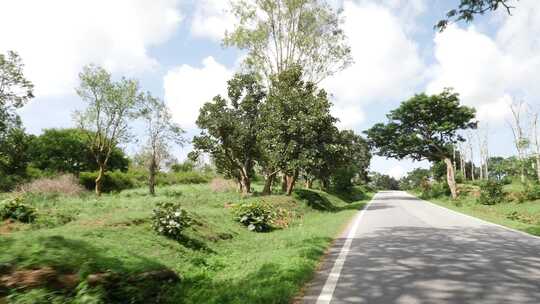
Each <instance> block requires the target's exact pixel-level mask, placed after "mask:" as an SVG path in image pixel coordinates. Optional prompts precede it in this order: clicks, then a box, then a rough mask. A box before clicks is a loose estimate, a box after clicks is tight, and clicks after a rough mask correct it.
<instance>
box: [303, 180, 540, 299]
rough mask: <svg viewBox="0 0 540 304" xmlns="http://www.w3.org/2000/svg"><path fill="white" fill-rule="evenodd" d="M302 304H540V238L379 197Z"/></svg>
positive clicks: (394, 195)
mask: <svg viewBox="0 0 540 304" xmlns="http://www.w3.org/2000/svg"><path fill="white" fill-rule="evenodd" d="M300 302H302V303H306V304H307V303H309V304H315V303H316V304H326V303H332V304H338V303H369V304H393V303H398V304H417V303H418V304H426V303H434V304H446V303H452V304H463V303H474V304H484V303H489V304H494V303H496V304H498V303H501V304H503V303H504V304H522V303H523V304H525V303H527V304H539V303H540V238H537V237H533V236H529V235H525V234H523V233H520V232H517V231H512V230H509V229H505V228H502V227H500V226H497V225H493V224H489V223H487V222H484V221H481V220H477V219H474V218H471V217H468V216H465V215H462V214H459V213H456V212H453V211H450V210H448V209H445V208H442V207H438V206H436V205H433V204H431V203H428V202H425V201H422V200H419V199H417V198H415V197H413V196H411V195H409V194H407V193H405V192H400V191H384V192H379V193H378V194H377V195H376V196H375V197H374V198H373V200H372V202H371V203H370V204H369V205H368V207H367V208H366V209H365V210H363V211H361V212H360V213H359V215H358V216H357V218H356V219H355V220H354V221H353V224H352V225H351V227H350V228H349V229H348V231H347V232H346V233H345V234H344V235H343V236H342V237H341V238H339V239H337V240H336V242H335V244H334V246H333V247H332V249H331V250H330V253H329V255H328V257H327V258H326V260H325V261H324V262H323V265H322V267H321V270H320V271H319V272H318V273H317V275H316V276H315V279H314V280H313V282H311V283H310V284H309V285H308V286H307V287H306V291H305V296H304V297H303V299H302V300H301V301H300Z"/></svg>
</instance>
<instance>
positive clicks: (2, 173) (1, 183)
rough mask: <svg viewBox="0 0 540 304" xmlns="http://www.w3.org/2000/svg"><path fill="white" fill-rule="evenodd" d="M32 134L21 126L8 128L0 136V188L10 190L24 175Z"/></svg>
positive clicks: (28, 159) (28, 158)
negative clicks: (28, 133)
mask: <svg viewBox="0 0 540 304" xmlns="http://www.w3.org/2000/svg"><path fill="white" fill-rule="evenodd" d="M32 139H33V136H31V135H27V134H26V133H25V132H24V130H23V129H22V128H9V129H8V130H7V131H6V132H4V133H2V134H1V137H0V142H1V145H0V190H1V191H8V190H11V189H12V188H13V187H14V186H16V184H18V183H20V182H22V181H23V180H24V179H25V178H26V177H27V175H26V169H27V167H28V164H29V163H30V153H29V149H30V147H31V143H32Z"/></svg>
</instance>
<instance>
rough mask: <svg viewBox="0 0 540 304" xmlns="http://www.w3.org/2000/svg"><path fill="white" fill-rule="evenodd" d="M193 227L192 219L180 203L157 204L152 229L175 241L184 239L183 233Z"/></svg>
mask: <svg viewBox="0 0 540 304" xmlns="http://www.w3.org/2000/svg"><path fill="white" fill-rule="evenodd" d="M190 225H191V217H190V216H189V214H188V213H187V211H186V210H184V209H182V207H181V206H180V204H178V203H170V202H167V203H157V204H156V208H155V209H154V210H153V214H152V227H153V228H154V230H155V231H156V232H157V233H159V234H162V235H165V236H167V237H170V238H172V239H175V240H180V239H181V238H182V231H183V230H184V229H185V228H187V227H189V226H190Z"/></svg>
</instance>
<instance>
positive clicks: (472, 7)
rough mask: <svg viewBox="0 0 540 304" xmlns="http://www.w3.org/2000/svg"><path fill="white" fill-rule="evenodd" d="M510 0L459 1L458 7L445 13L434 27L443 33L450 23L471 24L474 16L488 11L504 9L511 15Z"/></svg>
mask: <svg viewBox="0 0 540 304" xmlns="http://www.w3.org/2000/svg"><path fill="white" fill-rule="evenodd" d="M512 2H513V1H512V0H460V3H459V6H458V7H457V8H455V9H451V10H450V11H448V12H447V13H446V17H445V18H444V19H442V20H440V21H439V22H438V23H437V24H436V25H435V28H437V29H438V30H439V31H441V32H442V31H444V30H445V29H446V28H447V27H448V25H449V24H451V23H452V22H459V21H465V22H471V21H473V20H474V18H475V16H477V15H483V14H484V13H486V12H488V11H496V10H497V9H500V8H502V9H504V10H506V12H507V13H508V14H510V13H511V9H512V8H514V7H513V6H512Z"/></svg>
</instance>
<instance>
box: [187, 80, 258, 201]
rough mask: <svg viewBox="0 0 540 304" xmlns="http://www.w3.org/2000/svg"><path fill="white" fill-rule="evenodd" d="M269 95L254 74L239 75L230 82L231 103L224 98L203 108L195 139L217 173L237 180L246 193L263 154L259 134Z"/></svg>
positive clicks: (215, 100) (198, 147) (249, 190)
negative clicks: (259, 157) (207, 154)
mask: <svg viewBox="0 0 540 304" xmlns="http://www.w3.org/2000/svg"><path fill="white" fill-rule="evenodd" d="M265 96H266V93H265V91H264V88H263V86H262V85H261V84H259V81H258V80H257V77H256V76H255V75H254V74H237V75H235V76H234V77H233V78H232V79H231V80H229V81H228V97H229V100H226V99H225V98H223V97H221V96H216V97H214V99H213V101H212V102H208V103H206V104H204V106H203V107H202V108H201V110H200V114H199V118H198V119H197V125H198V126H199V128H201V129H202V132H201V134H200V135H199V136H195V137H194V138H193V145H194V147H195V149H197V150H199V151H202V152H206V153H209V154H210V155H211V156H212V158H213V160H214V162H215V164H216V167H217V168H218V171H220V172H222V173H225V174H226V175H227V176H229V177H234V178H236V179H237V181H238V183H239V185H240V189H241V191H242V192H243V193H249V192H251V178H252V176H253V172H254V165H255V161H256V159H257V158H258V156H259V154H260V146H259V143H258V140H257V133H258V130H259V128H260V125H259V120H260V115H261V107H262V104H263V101H264V99H265Z"/></svg>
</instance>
